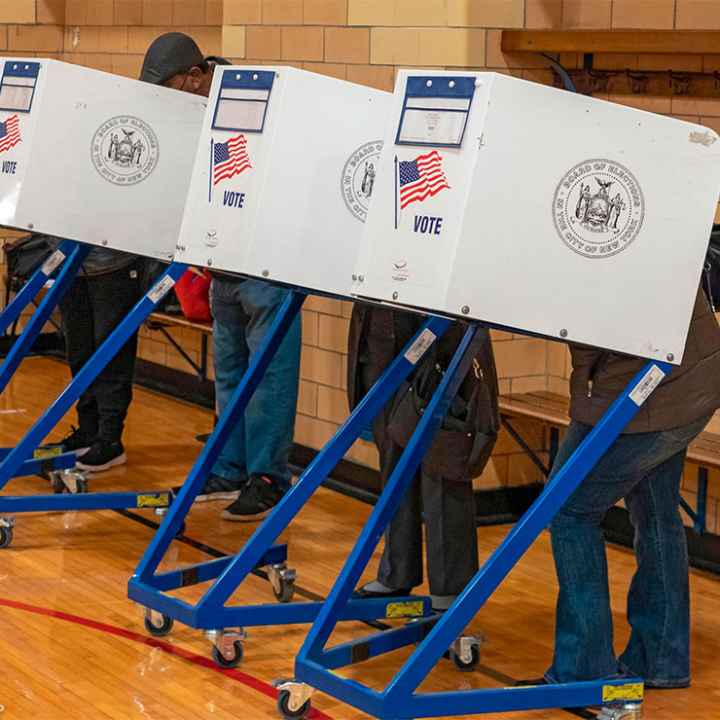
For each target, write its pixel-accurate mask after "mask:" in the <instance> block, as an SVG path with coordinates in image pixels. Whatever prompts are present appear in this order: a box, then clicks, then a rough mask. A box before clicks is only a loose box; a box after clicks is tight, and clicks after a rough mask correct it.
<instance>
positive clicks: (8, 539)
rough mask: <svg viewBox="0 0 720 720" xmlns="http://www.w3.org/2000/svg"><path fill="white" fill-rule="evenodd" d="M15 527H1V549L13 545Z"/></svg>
mask: <svg viewBox="0 0 720 720" xmlns="http://www.w3.org/2000/svg"><path fill="white" fill-rule="evenodd" d="M12 541H13V529H12V528H11V527H0V549H2V548H7V547H10V545H12Z"/></svg>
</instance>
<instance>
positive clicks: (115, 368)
mask: <svg viewBox="0 0 720 720" xmlns="http://www.w3.org/2000/svg"><path fill="white" fill-rule="evenodd" d="M139 263H140V261H139V260H138V261H136V262H134V263H133V264H131V265H129V266H126V267H124V268H122V269H121V270H117V271H115V272H110V273H106V274H104V275H98V276H93V277H90V278H88V280H87V285H88V294H89V297H90V311H91V315H92V323H93V329H94V338H93V341H94V350H97V349H98V348H99V347H100V345H101V344H102V343H103V342H104V341H105V340H106V339H107V338H108V336H109V335H110V334H111V333H112V331H113V330H115V328H116V327H117V326H118V325H120V323H121V322H122V321H123V320H124V319H125V317H126V316H127V315H128V313H129V312H130V310H132V308H133V307H134V306H135V304H136V303H137V302H138V300H139V299H140V297H141V295H142V292H141V287H140V278H139ZM136 355H137V332H135V333H133V335H132V336H131V338H130V339H129V340H128V341H127V342H126V343H125V345H123V347H122V348H121V349H120V350H119V352H118V353H117V354H116V355H115V357H114V358H113V359H112V360H111V361H110V362H109V363H108V365H107V366H106V367H105V368H104V369H103V371H102V372H101V373H100V374H99V375H98V377H97V378H96V379H95V381H94V382H93V384H92V386H91V387H92V390H93V392H94V395H95V399H96V401H97V409H98V416H99V428H98V431H99V432H98V439H97V441H96V443H95V444H94V446H93V447H92V448H91V450H90V452H88V454H87V455H85V456H84V457H83V460H82V463H80V464H79V467H81V468H82V469H86V470H93V471H96V472H98V471H101V470H106V469H108V468H109V467H112V466H113V465H119V464H122V463H124V462H125V454H124V450H123V447H122V434H123V429H124V426H125V418H126V417H127V412H128V408H129V407H130V402H131V401H132V393H133V376H134V372H135V357H136Z"/></svg>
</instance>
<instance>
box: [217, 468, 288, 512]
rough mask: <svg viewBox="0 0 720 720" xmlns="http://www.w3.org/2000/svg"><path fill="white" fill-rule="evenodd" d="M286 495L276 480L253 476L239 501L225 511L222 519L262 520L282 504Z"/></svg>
mask: <svg viewBox="0 0 720 720" xmlns="http://www.w3.org/2000/svg"><path fill="white" fill-rule="evenodd" d="M284 494H285V493H284V491H283V490H281V489H280V488H279V487H278V485H277V483H276V482H275V481H274V480H271V479H270V478H267V477H259V476H257V475H253V476H252V477H251V478H250V479H249V480H248V482H247V485H246V486H245V487H244V488H243V490H242V492H241V493H240V495H239V496H238V499H237V500H236V501H235V502H234V503H233V504H232V505H230V506H228V507H226V508H225V510H223V512H222V519H223V520H231V521H233V522H255V521H256V520H262V519H263V518H264V517H265V516H266V515H268V514H269V513H270V511H271V510H272V509H273V508H274V507H275V506H276V505H277V504H278V503H279V502H280V500H281V499H282V496H283V495H284Z"/></svg>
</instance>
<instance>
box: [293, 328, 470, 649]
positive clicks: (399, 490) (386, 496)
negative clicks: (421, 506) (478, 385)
mask: <svg viewBox="0 0 720 720" xmlns="http://www.w3.org/2000/svg"><path fill="white" fill-rule="evenodd" d="M476 332H477V327H475V326H471V327H469V328H468V330H467V331H466V333H465V336H464V337H463V339H462V341H461V342H460V344H459V346H458V348H457V350H456V352H455V355H454V357H453V359H452V361H451V363H450V365H449V367H448V369H447V371H446V372H445V375H444V377H443V379H442V381H441V383H440V386H439V387H438V389H437V391H436V392H435V394H434V396H433V398H432V400H431V401H430V404H429V405H428V407H427V408H426V410H425V412H424V413H423V415H422V418H421V420H420V422H419V423H418V427H417V430H416V432H415V433H414V435H413V437H412V439H411V440H410V442H409V443H408V446H407V448H406V450H405V452H403V454H402V456H401V458H400V460H399V461H398V463H397V465H396V466H395V469H394V470H393V473H392V475H391V476H390V479H389V480H388V482H387V484H386V486H385V489H384V490H383V492H382V493H381V495H380V498H379V499H378V501H377V503H376V505H375V508H374V509H373V512H372V514H371V516H370V519H369V520H368V522H367V523H366V524H365V527H364V528H363V531H362V533H361V535H360V538H359V540H358V541H357V543H356V545H355V547H354V548H353V550H352V552H351V553H350V557H349V558H348V560H347V562H346V563H345V567H344V568H343V570H342V573H341V574H340V577H339V578H338V580H337V582H336V583H335V586H334V587H333V589H332V591H331V593H330V595H329V597H328V599H327V601H326V602H325V605H324V607H323V609H322V611H321V612H320V615H319V616H318V618H317V620H316V622H315V624H314V625H313V627H312V629H311V630H310V633H309V634H308V636H307V638H306V639H305V643H304V644H303V646H302V648H301V650H300V654H299V655H298V657H299V658H305V657H309V658H311V659H316V658H317V657H318V656H321V655H322V648H323V646H324V645H325V643H326V642H327V640H328V638H329V637H330V634H331V633H332V631H333V628H334V627H335V622H336V621H335V618H336V617H337V614H338V613H339V611H340V609H341V608H342V607H343V606H344V605H345V603H347V601H348V599H349V598H350V595H351V594H352V592H353V591H354V589H355V586H356V585H357V583H358V581H359V580H360V577H361V575H362V573H363V570H364V569H365V567H366V566H367V564H368V562H369V561H370V558H371V557H372V554H373V552H374V551H375V548H376V547H377V544H378V543H379V542H380V538H381V537H382V533H383V530H384V529H385V527H386V526H387V525H388V523H389V522H390V521H391V520H392V518H393V516H394V515H395V513H396V511H397V509H398V507H399V506H400V503H401V501H402V498H403V495H404V494H405V492H406V491H407V489H408V487H409V486H410V484H411V483H412V481H413V478H414V477H415V474H416V472H417V470H418V468H419V467H420V463H421V462H422V459H423V457H424V456H425V453H426V452H427V450H428V448H429V447H430V444H431V443H432V439H433V437H434V435H435V433H436V431H437V430H438V428H439V427H440V425H441V423H442V421H443V418H444V417H445V415H446V414H447V410H448V408H449V406H450V403H451V402H452V399H453V397H455V394H456V393H457V390H458V388H459V387H460V384H461V383H462V381H463V379H464V378H465V376H466V374H467V372H468V370H469V369H470V367H471V364H472V361H473V358H472V357H469V356H467V357H466V355H467V353H466V351H467V349H468V347H469V346H470V344H471V343H472V340H473V338H474V337H475V333H476ZM331 445H332V443H331ZM448 645H449V643H448ZM445 650H447V648H445ZM443 652H444V651H443Z"/></svg>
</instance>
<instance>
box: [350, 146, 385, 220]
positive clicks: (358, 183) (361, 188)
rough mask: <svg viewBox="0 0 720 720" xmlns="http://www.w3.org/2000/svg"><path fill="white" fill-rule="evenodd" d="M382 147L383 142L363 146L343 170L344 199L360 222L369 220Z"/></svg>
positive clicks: (356, 151)
mask: <svg viewBox="0 0 720 720" xmlns="http://www.w3.org/2000/svg"><path fill="white" fill-rule="evenodd" d="M382 147H383V142H382V140H375V141H374V142H368V143H365V144H364V145H361V146H360V147H359V148H358V149H357V150H355V152H354V153H353V154H352V155H351V156H350V157H349V158H348V161H347V162H346V163H345V167H344V168H343V172H342V178H341V180H340V189H341V190H342V194H343V199H344V200H345V204H346V205H347V208H348V210H349V211H350V212H351V213H352V214H353V215H354V216H355V217H356V218H357V219H358V220H360V222H365V218H367V212H368V206H369V204H370V198H371V196H372V192H373V188H374V187H375V176H376V174H377V167H378V161H379V160H380V152H381V151H382Z"/></svg>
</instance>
